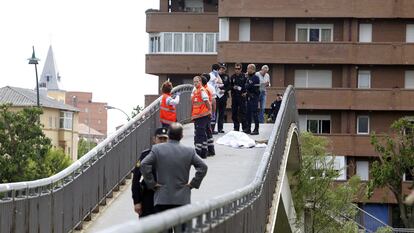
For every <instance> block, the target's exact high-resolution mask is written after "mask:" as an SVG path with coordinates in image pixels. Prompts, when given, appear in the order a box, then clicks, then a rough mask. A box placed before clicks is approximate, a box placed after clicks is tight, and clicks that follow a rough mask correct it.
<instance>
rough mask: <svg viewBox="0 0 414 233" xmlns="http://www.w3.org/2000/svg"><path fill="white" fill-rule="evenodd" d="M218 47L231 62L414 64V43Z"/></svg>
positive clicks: (232, 43) (227, 44)
mask: <svg viewBox="0 0 414 233" xmlns="http://www.w3.org/2000/svg"><path fill="white" fill-rule="evenodd" d="M413 5H414V4H413ZM218 46H219V47H218V52H219V56H218V59H219V60H220V61H224V62H229V63H230V62H243V63H250V62H252V63H274V64H277V63H279V64H364V65H371V64H372V65H414V44H413V43H409V44H407V43H352V42H329V43H322V42H311V43H304V42H267V41H266V42H264V41H253V42H239V41H229V42H220V43H219V44H218ZM240 51H243V53H240ZM246 54H261V56H246Z"/></svg>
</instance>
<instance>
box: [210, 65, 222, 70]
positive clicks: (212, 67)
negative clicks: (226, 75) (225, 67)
mask: <svg viewBox="0 0 414 233" xmlns="http://www.w3.org/2000/svg"><path fill="white" fill-rule="evenodd" d="M219 69H220V66H219V64H213V65H211V70H219Z"/></svg>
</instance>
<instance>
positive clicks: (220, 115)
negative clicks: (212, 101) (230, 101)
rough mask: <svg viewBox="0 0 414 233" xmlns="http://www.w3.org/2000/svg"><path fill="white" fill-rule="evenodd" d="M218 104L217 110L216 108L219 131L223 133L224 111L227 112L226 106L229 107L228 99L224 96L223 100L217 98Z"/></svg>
mask: <svg viewBox="0 0 414 233" xmlns="http://www.w3.org/2000/svg"><path fill="white" fill-rule="evenodd" d="M216 102H217V108H216V119H217V131H222V130H223V123H224V111H225V110H226V105H227V97H226V96H225V95H223V96H222V97H221V98H216ZM213 130H214V128H213Z"/></svg>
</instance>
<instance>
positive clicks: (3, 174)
mask: <svg viewBox="0 0 414 233" xmlns="http://www.w3.org/2000/svg"><path fill="white" fill-rule="evenodd" d="M10 106H11V105H9V104H7V105H0V167H1V169H0V182H2V183H6V182H17V181H25V180H31V179H33V177H32V176H35V177H36V174H38V173H39V171H42V170H43V169H44V164H39V163H37V161H42V158H43V157H44V156H45V155H46V154H47V152H48V150H49V148H50V147H51V143H50V139H49V138H47V137H46V136H45V135H44V134H43V131H42V127H41V124H40V123H39V117H40V115H41V114H42V110H41V109H39V108H25V109H23V110H21V111H10V110H9V108H10ZM35 165H36V166H35ZM28 168H32V169H35V171H32V170H28Z"/></svg>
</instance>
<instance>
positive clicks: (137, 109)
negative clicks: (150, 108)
mask: <svg viewBox="0 0 414 233" xmlns="http://www.w3.org/2000/svg"><path fill="white" fill-rule="evenodd" d="M142 110H144V107H142V106H141V105H139V104H138V105H137V106H136V107H135V108H133V109H132V112H131V118H134V117H135V116H136V115H138V114H139V113H140V112H141V111H142Z"/></svg>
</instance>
